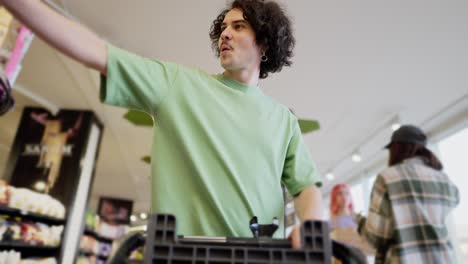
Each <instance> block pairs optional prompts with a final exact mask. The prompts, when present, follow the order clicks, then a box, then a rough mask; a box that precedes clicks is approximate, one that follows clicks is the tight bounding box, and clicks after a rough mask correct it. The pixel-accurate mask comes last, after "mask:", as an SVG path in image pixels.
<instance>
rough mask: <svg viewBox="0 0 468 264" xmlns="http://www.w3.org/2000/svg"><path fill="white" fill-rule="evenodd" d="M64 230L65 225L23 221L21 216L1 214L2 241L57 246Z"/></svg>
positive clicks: (0, 230) (0, 241)
mask: <svg viewBox="0 0 468 264" xmlns="http://www.w3.org/2000/svg"><path fill="white" fill-rule="evenodd" d="M62 232H63V226H49V225H46V224H43V223H34V222H30V221H23V220H22V219H21V218H20V217H10V216H6V215H3V216H0V243H2V242H21V243H24V244H28V245H40V246H50V247H56V246H59V245H60V240H61V237H62ZM0 263H2V262H0Z"/></svg>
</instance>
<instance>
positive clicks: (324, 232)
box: [144, 214, 332, 264]
mask: <svg viewBox="0 0 468 264" xmlns="http://www.w3.org/2000/svg"><path fill="white" fill-rule="evenodd" d="M301 239H302V245H303V248H302V249H300V250H296V249H292V248H291V246H290V242H289V240H286V239H272V238H209V237H178V236H177V222H176V218H175V216H173V215H165V214H157V215H153V216H151V218H150V219H149V223H148V229H147V237H146V249H145V258H144V259H145V260H144V263H145V264H149V263H151V264H153V263H158V264H159V263H161V264H202V263H203V264H208V263H209V264H214V263H216V264H221V263H233V264H246V263H249V264H254V263H255V264H264V263H292V264H295V263H297V264H299V263H318V264H326V263H331V256H332V249H331V246H332V242H331V240H330V237H329V230H328V223H327V222H322V221H307V222H305V223H304V224H303V225H302V227H301Z"/></svg>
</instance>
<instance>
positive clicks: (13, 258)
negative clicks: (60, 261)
mask: <svg viewBox="0 0 468 264" xmlns="http://www.w3.org/2000/svg"><path fill="white" fill-rule="evenodd" d="M0 263H1V264H57V260H56V259H55V258H24V259H22V258H21V253H19V252H16V251H13V250H10V251H0Z"/></svg>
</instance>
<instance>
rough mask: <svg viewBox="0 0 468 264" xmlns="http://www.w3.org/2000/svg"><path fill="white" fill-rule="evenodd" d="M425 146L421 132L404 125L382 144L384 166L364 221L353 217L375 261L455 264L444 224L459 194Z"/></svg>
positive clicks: (439, 163) (373, 188) (453, 253)
mask: <svg viewBox="0 0 468 264" xmlns="http://www.w3.org/2000/svg"><path fill="white" fill-rule="evenodd" d="M426 143H427V137H426V135H425V134H424V132H423V131H421V129H419V128H417V127H415V126H412V125H405V126H402V127H400V128H399V129H398V130H396V131H395V132H394V133H393V135H392V138H391V141H390V143H389V144H388V145H387V146H386V148H387V149H389V150H390V158H389V168H387V169H385V170H384V171H383V172H381V173H380V174H379V175H378V176H377V179H376V181H375V183H374V186H373V187H372V193H371V201H370V205H369V213H368V216H367V218H365V217H362V216H358V217H357V222H358V232H359V233H360V234H361V236H364V237H365V238H366V239H367V240H368V241H369V242H370V243H371V244H372V245H373V246H374V247H375V248H376V257H375V263H411V264H417V263H425V264H426V263H428V264H430V263H456V255H455V251H454V248H453V246H452V244H451V242H450V240H449V237H448V231H447V227H446V224H445V220H446V218H447V215H448V214H449V212H450V211H451V210H452V209H453V208H454V207H456V206H457V205H458V203H459V192H458V189H457V187H456V186H455V185H454V184H453V183H452V182H451V181H450V179H449V177H448V176H447V175H446V174H445V173H444V172H442V168H443V167H442V164H441V162H440V161H439V160H438V159H437V157H436V156H435V155H434V154H433V153H432V152H431V151H430V150H428V149H427V148H426Z"/></svg>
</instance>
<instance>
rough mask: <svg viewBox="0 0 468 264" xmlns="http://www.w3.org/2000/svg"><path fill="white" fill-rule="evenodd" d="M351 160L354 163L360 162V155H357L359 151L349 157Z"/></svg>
mask: <svg viewBox="0 0 468 264" xmlns="http://www.w3.org/2000/svg"><path fill="white" fill-rule="evenodd" d="M351 159H352V160H353V161H354V162H356V163H357V162H361V160H362V158H361V154H359V151H355V152H354V153H353V155H352V156H351Z"/></svg>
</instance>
